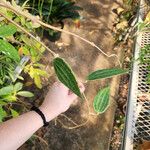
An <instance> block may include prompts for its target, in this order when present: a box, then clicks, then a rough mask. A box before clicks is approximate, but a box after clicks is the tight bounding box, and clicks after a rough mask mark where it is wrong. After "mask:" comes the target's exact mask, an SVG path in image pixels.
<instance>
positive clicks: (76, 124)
mask: <svg viewBox="0 0 150 150" xmlns="http://www.w3.org/2000/svg"><path fill="white" fill-rule="evenodd" d="M60 116H63V117H65V118H66V119H68V120H69V121H70V122H72V123H73V124H74V125H76V126H78V124H77V123H75V122H74V121H73V120H72V119H71V118H69V117H67V116H66V115H64V114H60Z"/></svg>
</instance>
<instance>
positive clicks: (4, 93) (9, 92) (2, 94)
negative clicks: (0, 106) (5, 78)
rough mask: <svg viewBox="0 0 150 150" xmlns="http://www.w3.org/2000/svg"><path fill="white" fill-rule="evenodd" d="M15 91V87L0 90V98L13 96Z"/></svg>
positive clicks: (10, 86)
mask: <svg viewBox="0 0 150 150" xmlns="http://www.w3.org/2000/svg"><path fill="white" fill-rule="evenodd" d="M13 91H14V87H13V85H8V86H6V87H3V88H1V89H0V96H4V95H8V94H11V93H12V92H13Z"/></svg>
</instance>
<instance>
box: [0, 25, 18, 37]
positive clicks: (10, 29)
mask: <svg viewBox="0 0 150 150" xmlns="http://www.w3.org/2000/svg"><path fill="white" fill-rule="evenodd" d="M16 31H17V28H16V27H15V26H13V25H2V26H0V37H2V38H5V37H8V36H11V35H13V34H14V33H16Z"/></svg>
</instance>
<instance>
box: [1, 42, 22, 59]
mask: <svg viewBox="0 0 150 150" xmlns="http://www.w3.org/2000/svg"><path fill="white" fill-rule="evenodd" d="M0 52H2V53H4V54H5V55H6V56H8V57H10V58H12V59H13V60H15V61H19V60H20V57H19V54H18V52H17V50H16V49H15V47H14V46H12V45H11V44H10V43H8V42H7V41H4V40H2V39H0Z"/></svg>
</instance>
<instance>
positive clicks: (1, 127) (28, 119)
mask: <svg viewBox="0 0 150 150" xmlns="http://www.w3.org/2000/svg"><path fill="white" fill-rule="evenodd" d="M79 87H80V90H81V92H83V91H84V90H85V88H84V86H83V84H82V83H80V84H79ZM76 98H77V96H76V95H75V94H74V93H72V92H70V90H69V89H68V88H67V87H65V86H64V85H63V84H62V83H60V82H55V83H54V84H53V86H52V87H51V89H50V90H49V92H48V93H47V95H46V97H45V100H44V102H43V104H42V105H41V106H40V107H39V109H40V110H41V111H42V112H43V114H44V115H45V117H46V121H47V122H49V121H51V120H52V119H54V118H55V117H57V116H58V115H59V114H61V113H63V112H65V111H66V110H67V109H68V108H69V107H70V105H71V104H72V103H73V101H74V100H75V99H76ZM42 126H43V120H42V118H41V116H40V115H39V114H37V113H36V112H34V111H30V112H27V113H25V114H23V115H20V116H18V117H16V118H13V119H10V120H8V121H6V122H4V123H1V124H0V149H1V150H16V149H18V148H19V147H20V146H21V145H22V144H23V143H25V142H26V141H27V140H28V139H29V138H30V137H31V136H32V135H33V134H34V133H35V132H36V131H37V130H38V129H39V128H41V127H42Z"/></svg>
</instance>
